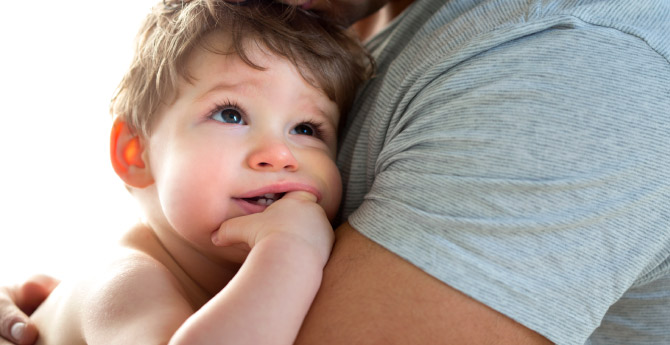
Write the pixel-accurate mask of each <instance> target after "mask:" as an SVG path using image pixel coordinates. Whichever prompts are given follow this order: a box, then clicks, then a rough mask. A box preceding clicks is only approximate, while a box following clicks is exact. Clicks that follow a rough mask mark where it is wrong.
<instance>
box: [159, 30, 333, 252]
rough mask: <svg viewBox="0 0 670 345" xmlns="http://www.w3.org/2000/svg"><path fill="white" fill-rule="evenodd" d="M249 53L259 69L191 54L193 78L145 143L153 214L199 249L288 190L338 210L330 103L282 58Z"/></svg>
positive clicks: (189, 67)
mask: <svg viewBox="0 0 670 345" xmlns="http://www.w3.org/2000/svg"><path fill="white" fill-rule="evenodd" d="M213 35H216V37H215V38H216V39H219V37H218V36H221V37H220V40H221V42H225V39H226V38H225V36H224V35H222V34H213ZM210 38H212V37H210ZM249 57H250V58H251V59H252V61H253V62H254V63H256V64H258V65H260V66H263V67H265V70H259V69H254V68H252V67H250V66H248V65H247V64H245V63H244V62H243V61H242V60H241V59H240V58H239V57H238V56H237V55H236V54H227V55H221V54H216V53H212V52H210V51H208V50H205V49H202V48H197V49H196V50H195V51H194V52H193V53H192V54H191V55H190V57H189V60H188V64H187V71H188V72H189V75H190V76H191V77H192V79H191V80H190V82H187V81H182V82H181V86H180V88H179V94H178V96H177V99H176V101H175V102H174V103H173V104H171V105H169V106H165V107H164V109H161V110H160V114H159V116H160V118H159V120H158V121H157V122H156V123H155V124H154V127H153V129H152V134H151V136H150V137H149V145H148V162H149V164H150V169H151V172H152V174H153V177H154V180H155V183H156V184H155V188H156V193H157V197H158V204H159V206H160V209H158V207H154V208H153V210H152V211H150V212H153V213H158V214H153V215H152V216H153V217H160V218H159V219H160V222H161V223H166V224H169V226H170V227H171V228H173V229H174V230H175V231H177V232H178V233H180V234H181V235H182V236H183V237H184V238H186V239H188V240H189V241H190V242H192V243H195V244H197V245H198V246H200V247H201V248H208V247H211V242H210V234H211V233H212V232H213V231H215V230H216V229H218V228H219V226H220V225H221V223H222V222H223V221H225V220H227V219H230V218H232V217H238V216H242V215H247V214H251V213H257V212H262V211H263V210H265V208H266V207H267V206H268V205H269V204H270V203H272V202H273V201H276V200H277V199H278V198H280V197H281V196H282V195H283V194H284V193H286V192H289V191H296V190H304V191H307V192H310V193H313V194H314V195H316V197H317V199H318V204H319V205H321V206H322V207H323V208H324V210H325V211H326V214H327V215H328V217H329V218H331V219H332V217H333V216H334V215H335V214H336V212H337V209H338V206H339V202H340V197H341V180H340V174H339V172H338V169H337V167H336V165H335V163H334V159H335V153H336V152H335V151H336V145H337V143H336V135H337V124H338V120H339V111H338V107H337V105H336V104H335V103H334V102H332V101H331V100H330V99H329V98H328V97H327V96H326V95H325V94H324V93H323V92H321V91H320V90H318V89H316V88H314V87H313V86H311V85H310V84H309V83H307V82H306V81H305V80H304V79H303V78H302V77H301V75H300V74H299V73H298V71H297V69H296V68H295V67H294V66H293V65H292V64H291V63H289V62H288V61H286V60H284V59H281V58H278V57H276V56H271V55H268V54H267V53H265V52H263V51H261V50H259V49H257V48H255V49H254V50H250V51H249Z"/></svg>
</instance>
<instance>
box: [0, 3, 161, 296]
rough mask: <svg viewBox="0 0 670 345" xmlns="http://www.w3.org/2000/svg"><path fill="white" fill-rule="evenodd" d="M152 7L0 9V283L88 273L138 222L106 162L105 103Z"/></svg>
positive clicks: (78, 5)
mask: <svg viewBox="0 0 670 345" xmlns="http://www.w3.org/2000/svg"><path fill="white" fill-rule="evenodd" d="M157 1H158V0H115V1H90V0H86V1H85V0H68V1H49V0H37V1H6V2H3V3H2V5H1V7H0V11H1V12H2V17H3V18H2V20H0V87H1V89H0V285H6V284H9V283H14V282H20V281H22V280H23V279H25V278H26V277H28V276H30V275H32V274H34V273H47V274H51V275H54V276H56V277H58V278H61V279H66V278H67V277H69V276H71V275H75V274H76V273H77V271H78V270H80V269H82V268H84V267H86V265H87V263H88V262H90V260H87V258H88V257H89V256H90V255H97V254H99V253H104V249H103V248H105V247H107V246H108V245H109V243H110V242H113V241H115V240H116V238H118V236H119V234H120V233H121V232H122V231H123V230H125V229H127V228H128V227H129V226H130V225H132V224H133V223H134V222H135V221H136V219H137V218H138V216H139V212H138V211H137V206H136V205H135V203H134V201H133V199H132V197H130V196H129V194H128V193H127V192H126V190H125V189H124V188H123V186H122V184H121V182H120V180H119V179H118V178H117V177H116V175H115V174H114V172H113V170H112V168H111V165H110V163H109V159H108V155H109V154H108V136H109V129H110V126H111V116H110V115H109V113H108V106H109V100H110V98H111V96H112V93H113V91H114V89H115V87H116V85H117V84H118V82H119V81H120V79H121V77H122V75H123V73H124V71H125V69H126V67H127V66H128V64H129V61H130V57H131V54H132V45H133V39H134V36H135V33H136V31H137V29H138V28H139V24H140V22H141V20H142V18H144V16H145V15H146V14H147V13H148V11H149V9H150V8H151V6H152V5H154V4H155V3H156V2H157Z"/></svg>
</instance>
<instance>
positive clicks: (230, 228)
mask: <svg viewBox="0 0 670 345" xmlns="http://www.w3.org/2000/svg"><path fill="white" fill-rule="evenodd" d="M273 236H285V237H284V238H291V239H292V240H295V241H301V242H304V243H305V244H306V245H308V246H311V247H312V248H314V249H315V250H316V252H317V253H319V254H320V256H321V257H322V258H323V264H324V265H325V264H326V262H327V261H328V257H329V255H330V250H331V249H332V246H333V241H334V233H333V228H332V227H331V225H330V222H329V221H328V218H327V216H326V212H325V211H324V210H323V208H321V206H319V204H317V203H316V196H315V195H313V194H312V193H308V192H304V191H296V192H290V193H287V194H286V195H284V197H283V198H281V199H279V200H277V201H275V202H274V203H272V205H270V206H269V207H268V208H267V209H265V211H263V212H261V213H254V214H250V215H247V216H243V217H237V218H232V219H229V220H227V221H225V222H224V223H223V224H221V227H219V230H217V231H215V232H214V233H213V234H212V242H213V243H214V244H215V245H217V246H229V245H232V244H236V243H246V244H248V245H249V247H251V248H252V249H253V247H254V246H255V245H256V244H258V243H259V242H260V241H263V240H267V239H271V238H273Z"/></svg>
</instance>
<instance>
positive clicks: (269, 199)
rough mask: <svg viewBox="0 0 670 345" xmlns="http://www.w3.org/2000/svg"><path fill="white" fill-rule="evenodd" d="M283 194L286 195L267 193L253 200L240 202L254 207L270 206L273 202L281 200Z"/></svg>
mask: <svg viewBox="0 0 670 345" xmlns="http://www.w3.org/2000/svg"><path fill="white" fill-rule="evenodd" d="M284 194H286V193H267V194H263V195H259V196H255V197H253V198H242V200H244V201H246V202H248V203H251V204H254V205H261V206H270V205H272V203H273V202H275V201H277V200H279V199H281V198H282V197H283V196H284Z"/></svg>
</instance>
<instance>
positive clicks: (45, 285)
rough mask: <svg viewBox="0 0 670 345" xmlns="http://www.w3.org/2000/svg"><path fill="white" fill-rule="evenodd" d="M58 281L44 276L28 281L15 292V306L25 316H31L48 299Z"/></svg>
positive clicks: (37, 276)
mask: <svg viewBox="0 0 670 345" xmlns="http://www.w3.org/2000/svg"><path fill="white" fill-rule="evenodd" d="M59 283H60V281H59V280H58V279H55V278H53V277H49V276H46V275H36V276H33V277H31V278H30V279H28V280H27V281H26V282H25V283H23V285H22V286H21V287H20V288H19V290H18V292H17V296H16V297H17V298H16V305H17V306H18V307H19V308H21V310H22V311H23V312H24V313H26V314H32V313H33V311H35V309H37V307H39V306H40V304H42V302H44V300H45V299H46V298H47V297H49V294H51V292H52V291H53V289H55V288H56V286H58V284H59Z"/></svg>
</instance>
